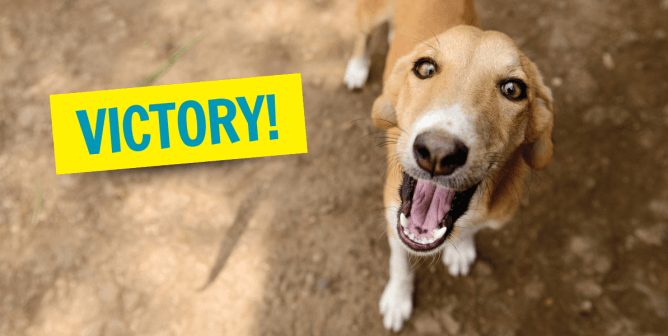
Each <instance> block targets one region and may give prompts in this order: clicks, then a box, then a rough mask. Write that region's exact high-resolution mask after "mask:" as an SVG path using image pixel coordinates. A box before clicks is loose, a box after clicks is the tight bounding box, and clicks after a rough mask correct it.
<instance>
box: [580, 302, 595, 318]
mask: <svg viewBox="0 0 668 336" xmlns="http://www.w3.org/2000/svg"><path fill="white" fill-rule="evenodd" d="M593 308H594V304H593V303H591V301H589V300H585V301H583V302H582V303H581V304H580V313H581V314H585V315H589V313H591V311H592V309H593Z"/></svg>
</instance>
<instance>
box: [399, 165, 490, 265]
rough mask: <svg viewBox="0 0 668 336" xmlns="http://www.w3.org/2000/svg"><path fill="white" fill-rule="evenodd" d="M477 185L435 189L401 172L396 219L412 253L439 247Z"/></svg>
mask: <svg viewBox="0 0 668 336" xmlns="http://www.w3.org/2000/svg"><path fill="white" fill-rule="evenodd" d="M477 187H478V185H477V184H476V185H474V186H473V187H471V188H469V189H467V190H464V191H455V190H452V189H447V188H443V187H440V186H436V185H435V184H434V183H431V182H429V181H420V180H416V179H414V178H412V177H411V176H410V175H408V174H406V173H404V178H403V182H402V183H401V189H400V190H399V196H400V197H401V209H400V211H399V213H398V215H397V216H399V218H398V223H397V231H398V232H399V237H401V240H402V241H403V242H404V244H406V245H407V246H408V247H410V248H411V249H413V250H415V251H419V252H427V251H430V250H434V249H436V248H438V247H439V246H441V244H443V242H445V240H446V239H447V237H448V235H450V232H452V229H453V228H454V223H455V222H456V221H457V219H458V218H459V217H461V215H463V214H464V213H465V212H466V210H468V207H469V203H470V202H471V198H473V194H474V193H475V191H476V188H477Z"/></svg>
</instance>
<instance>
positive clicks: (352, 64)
mask: <svg viewBox="0 0 668 336" xmlns="http://www.w3.org/2000/svg"><path fill="white" fill-rule="evenodd" d="M368 76H369V59H367V58H351V59H350V61H348V67H347V68H346V74H345V75H344V76H343V81H344V82H346V85H347V86H348V89H350V90H352V89H359V88H361V87H362V86H363V85H364V83H366V79H367V77H368Z"/></svg>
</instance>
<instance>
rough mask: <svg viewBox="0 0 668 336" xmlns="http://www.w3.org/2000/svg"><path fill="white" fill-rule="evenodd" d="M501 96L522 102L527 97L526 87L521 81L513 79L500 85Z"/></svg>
mask: <svg viewBox="0 0 668 336" xmlns="http://www.w3.org/2000/svg"><path fill="white" fill-rule="evenodd" d="M500 88H501V94H503V95H504V96H505V97H506V98H508V99H510V100H522V99H524V98H525V97H526V85H525V84H524V82H522V81H521V80H517V79H511V80H507V81H505V82H503V83H501V85H500Z"/></svg>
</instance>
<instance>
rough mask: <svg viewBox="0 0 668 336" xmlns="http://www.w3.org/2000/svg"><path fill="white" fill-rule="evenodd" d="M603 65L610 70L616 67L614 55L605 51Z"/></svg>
mask: <svg viewBox="0 0 668 336" xmlns="http://www.w3.org/2000/svg"><path fill="white" fill-rule="evenodd" d="M603 66H604V67H605V68H606V69H608V70H612V69H614V68H615V60H613V59H612V55H610V54H609V53H607V52H606V53H603Z"/></svg>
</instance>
